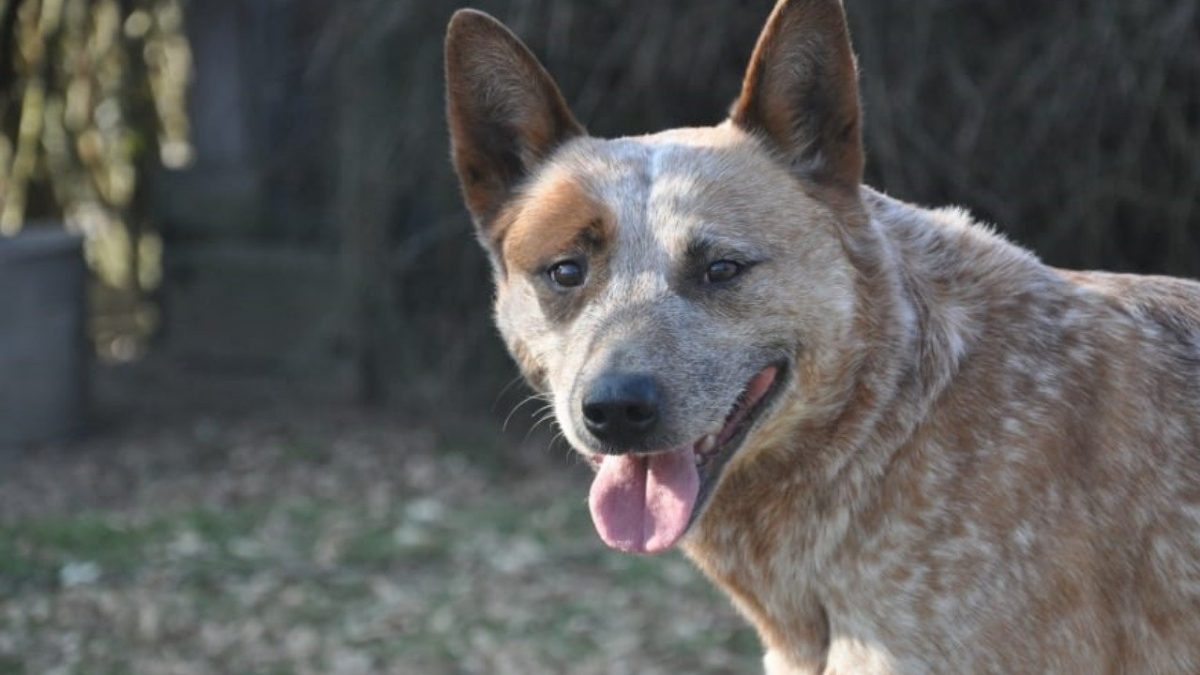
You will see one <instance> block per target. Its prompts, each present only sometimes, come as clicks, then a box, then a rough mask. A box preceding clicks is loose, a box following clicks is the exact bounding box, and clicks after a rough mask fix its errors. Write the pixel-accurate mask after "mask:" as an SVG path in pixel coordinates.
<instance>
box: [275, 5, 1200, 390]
mask: <svg viewBox="0 0 1200 675" xmlns="http://www.w3.org/2000/svg"><path fill="white" fill-rule="evenodd" d="M462 4H463V3H462V2H461V0H435V1H425V2H418V1H416V0H345V1H344V2H339V3H338V4H337V5H336V6H331V7H330V9H329V11H330V12H331V13H332V14H333V17H332V19H331V20H330V21H328V22H325V23H323V24H322V26H323V30H324V34H323V36H322V39H321V40H320V41H319V43H320V47H321V48H320V49H317V50H314V51H313V54H314V55H315V56H314V57H313V58H314V60H315V61H317V62H321V61H322V59H324V60H325V62H326V63H328V62H338V59H339V58H341V59H345V58H349V59H352V60H353V61H354V62H355V63H358V64H373V65H374V67H373V68H370V69H368V68H365V67H359V68H358V69H357V70H347V69H344V68H342V69H335V68H328V69H326V70H322V69H321V68H320V67H317V68H314V70H313V71H312V72H314V73H316V74H317V78H316V79H318V80H328V81H337V82H338V83H339V84H338V86H339V87H340V89H339V91H343V92H345V91H358V92H363V91H366V92H368V93H369V95H367V96H362V95H359V96H345V95H343V96H336V95H331V96H329V97H328V100H331V101H333V103H332V105H333V106H334V107H351V106H356V107H367V108H369V110H359V111H357V112H356V113H355V114H356V116H357V123H358V124H360V125H363V127H364V129H365V130H366V132H365V134H366V135H365V136H364V138H368V139H369V143H368V142H366V141H363V142H362V143H360V145H361V149H360V151H357V152H352V153H343V155H342V156H343V159H344V160H345V159H350V158H353V159H354V161H356V162H358V163H359V164H358V166H357V167H356V168H355V171H354V172H344V173H342V174H341V175H342V176H343V177H345V178H347V179H349V178H350V177H352V176H359V177H361V176H366V177H368V182H369V185H367V186H366V187H364V188H361V189H362V190H366V191H368V192H369V193H370V194H373V195H375V196H376V197H378V198H377V199H376V200H375V201H374V202H372V203H373V204H374V205H375V207H376V208H375V210H374V211H373V212H372V216H371V217H378V218H382V219H384V221H385V222H387V223H388V231H389V234H388V242H390V244H389V245H390V248H389V250H388V255H389V256H390V259H391V260H392V267H391V272H392V277H391V280H392V288H393V289H394V290H395V292H394V293H392V294H391V298H390V301H391V302H393V303H394V306H395V307H396V315H397V316H398V317H401V319H402V323H403V326H404V330H403V338H404V340H405V342H404V343H403V344H404V347H403V349H401V350H398V351H402V352H404V353H405V355H404V356H402V358H404V359H410V360H411V361H412V366H413V369H414V370H418V371H420V370H424V371H429V372H436V373H440V374H441V378H442V379H444V380H448V381H458V382H462V381H464V380H468V379H469V380H473V381H475V382H479V378H480V373H481V371H480V369H479V367H478V364H480V363H481V362H482V363H489V364H490V363H492V361H491V360H490V356H489V357H481V356H480V355H481V354H491V353H494V350H493V348H494V347H495V345H496V344H497V341H496V340H495V338H494V333H493V332H492V330H491V328H490V324H489V313H488V311H487V309H486V306H487V303H488V301H489V297H490V281H489V279H488V274H489V271H488V269H487V265H486V263H485V261H484V258H483V256H482V255H481V254H480V253H479V251H478V250H477V247H476V245H475V244H474V241H473V237H472V236H471V233H470V225H469V222H468V219H467V216H466V213H465V211H464V210H463V208H462V206H461V201H460V198H459V195H458V189H457V182H456V181H455V179H454V177H453V175H452V173H451V170H450V165H449V161H448V154H449V152H448V142H447V134H446V130H445V121H444V103H443V88H442V77H443V75H442V52H441V50H442V42H441V40H442V35H443V34H444V29H445V25H446V22H447V20H448V19H449V16H450V14H451V13H452V12H453V10H454V9H456V8H457V7H459V6H461V5H462ZM472 4H473V5H475V6H477V7H478V8H479V9H482V10H485V11H488V12H490V13H492V14H494V15H495V16H497V17H498V18H500V19H501V20H503V21H504V22H505V23H506V24H507V25H508V26H510V27H511V28H512V29H513V31H514V32H515V33H516V34H517V35H519V36H520V37H521V38H522V39H523V40H525V41H526V42H527V44H529V45H530V47H531V48H532V49H533V51H534V52H535V54H537V56H538V57H539V58H540V59H541V60H542V61H543V62H544V63H545V64H546V66H547V68H548V69H549V70H550V72H551V73H552V74H553V75H554V77H555V78H556V79H557V80H558V82H559V83H560V85H561V87H562V89H563V91H564V94H565V96H566V98H567V100H568V102H569V103H570V104H571V107H572V109H573V110H574V111H575V113H576V115H577V116H578V117H579V119H580V120H581V121H582V122H583V123H584V124H585V125H586V126H587V127H588V128H589V130H590V131H591V132H592V133H594V134H597V135H601V136H618V135H626V134H640V133H645V132H651V131H657V130H660V129H664V128H668V127H673V126H684V125H706V124H713V123H715V122H718V121H720V120H721V119H722V118H723V117H724V115H725V111H726V110H727V107H728V105H729V103H730V102H731V101H732V99H733V98H734V96H736V94H737V92H738V88H739V86H740V83H741V77H742V74H743V70H744V68H745V65H746V62H747V60H748V57H749V54H750V51H751V49H752V47H753V45H754V41H755V39H756V37H757V35H758V32H759V30H760V29H761V27H762V23H763V21H764V20H765V18H766V16H767V14H768V13H769V11H770V9H771V5H772V4H773V3H772V1H771V0H753V1H751V0H733V1H728V2H715V1H710V2H696V1H694V0H660V1H658V2H653V3H643V2H635V1H634V0H599V1H586V2H585V1H583V0H575V1H564V0H479V1H478V2H475V3H472ZM846 6H847V11H848V13H849V18H850V23H851V30H852V33H853V37H854V41H855V47H856V51H857V53H858V55H859V65H860V69H861V88H862V92H863V103H864V110H865V116H866V120H865V127H864V128H865V133H866V142H867V157H868V159H867V183H868V184H871V185H873V186H875V187H878V188H880V189H883V190H886V191H887V192H889V193H891V194H893V195H894V196H897V197H899V198H902V199H907V200H912V201H916V202H918V203H923V204H929V205H943V204H959V205H963V206H965V207H967V208H969V209H970V210H972V212H973V213H974V214H975V215H976V216H977V217H978V218H980V219H981V220H984V221H988V222H992V223H995V224H996V225H997V227H999V229H1001V230H1003V231H1005V232H1007V233H1008V234H1009V235H1010V236H1012V238H1013V239H1014V240H1016V241H1017V242H1018V243H1020V244H1022V245H1024V246H1028V247H1031V248H1033V249H1035V250H1036V251H1037V252H1038V253H1039V254H1040V255H1041V256H1042V257H1043V258H1044V259H1045V260H1046V261H1047V262H1049V263H1051V264H1054V265H1061V266H1067V267H1084V268H1092V267H1095V268H1107V269H1114V270H1123V271H1138V272H1156V273H1169V274H1179V275H1187V276H1200V208H1197V205H1198V204H1200V4H1198V3H1196V2H1195V1H1194V0H1120V1H1118V0H1092V1H1089V2H1083V1H1082V0H1080V1H1076V0H1070V1H1065V2H1055V3H1040V4H1034V5H1030V4H1027V3H1011V2H1001V1H1000V0H971V1H967V0H913V1H911V2H904V3H886V2H869V1H867V0H847V2H846ZM331 55H332V56H331ZM335 74H336V75H335ZM359 76H362V77H369V80H364V81H363V84H361V85H360V86H358V87H355V86H348V85H347V82H346V80H347V78H354V77H359ZM297 137H298V138H302V137H300V136H297ZM335 165H337V166H342V167H344V166H345V164H344V162H343V163H342V164H335ZM336 179H337V178H336V177H335V178H334V180H335V181H336ZM353 180H355V181H359V185H360V186H361V185H362V184H363V183H362V182H361V181H360V180H359V178H353ZM359 196H360V197H361V196H362V195H361V194H360V195H359ZM476 386H478V385H476ZM485 386H486V385H485Z"/></svg>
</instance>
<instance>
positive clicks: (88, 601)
mask: <svg viewBox="0 0 1200 675" xmlns="http://www.w3.org/2000/svg"><path fill="white" fill-rule="evenodd" d="M133 382H134V384H133V385H132V387H131V385H130V384H129V380H128V378H127V379H126V381H125V383H124V384H123V385H121V386H124V387H125V388H126V389H127V390H133V391H137V392H139V395H138V396H136V397H134V399H135V400H137V401H139V403H137V406H139V407H137V408H136V410H132V411H131V410H128V409H127V410H125V411H124V414H116V415H110V416H109V419H108V420H107V421H106V422H104V424H103V425H102V426H101V428H99V429H98V430H97V431H96V433H95V434H94V435H93V436H92V437H91V438H89V439H87V440H84V441H80V442H74V443H69V444H63V445H54V446H48V447H39V448H31V449H26V450H23V451H21V452H19V453H9V454H7V455H0V467H3V471H2V472H0V674H7V673H23V674H29V675H32V674H37V675H42V674H51V673H80V674H83V673H86V674H88V675H94V674H109V673H111V674H117V673H136V674H138V675H142V674H147V675H152V674H157V673H163V674H166V673H181V674H182V673H263V674H266V673H346V674H351V673H406V674H407V673H514V674H516V673H519V674H522V675H525V674H530V673H744V672H755V671H756V670H758V668H759V666H758V663H759V646H758V643H757V639H756V638H755V636H754V634H753V632H752V631H751V630H750V629H749V628H748V627H747V626H746V624H745V623H744V622H743V621H742V620H741V619H740V618H738V617H737V615H736V613H735V612H734V610H733V609H732V608H731V607H730V605H729V603H728V601H727V600H726V599H725V598H723V597H722V596H720V595H719V594H718V593H717V592H716V591H715V590H714V589H713V588H711V587H710V586H709V585H708V583H707V582H706V581H704V580H703V579H702V578H701V576H700V575H699V573H698V572H697V571H695V569H694V568H692V567H691V565H690V564H689V563H687V561H686V560H685V559H684V558H683V557H682V556H681V555H679V554H678V553H671V554H668V555H665V556H660V557H656V558H637V557H631V556H626V555H622V554H618V553H614V552H610V551H608V550H606V549H604V548H603V546H602V544H601V543H600V541H599V539H598V538H597V537H596V535H595V533H594V532H593V530H592V527H591V523H590V521H589V519H588V516H587V508H586V504H585V501H584V497H585V495H586V491H587V479H588V470H587V469H586V468H585V467H583V466H582V465H580V463H579V462H577V461H575V460H573V459H572V458H571V454H570V453H569V452H568V451H567V450H566V449H565V448H564V447H563V446H562V445H561V444H559V445H558V446H555V447H552V448H547V446H546V442H545V441H544V440H542V441H536V442H535V441H529V442H526V443H519V442H514V441H513V440H512V439H511V436H501V435H500V434H499V433H498V432H496V431H495V430H494V429H493V428H492V427H493V425H495V424H496V423H495V421H494V420H492V419H487V420H485V423H483V424H474V423H471V422H466V421H463V422H460V423H450V424H446V423H441V424H438V425H435V426H429V422H428V419H426V420H424V422H423V424H424V425H425V427H426V428H423V426H422V423H414V419H412V417H413V416H412V415H405V414H404V412H403V411H395V410H390V411H377V412H373V413H368V412H363V411H359V410H354V409H352V408H350V407H347V406H338V405H331V404H328V403H319V404H318V403H314V402H308V403H294V402H284V403H281V402H280V400H279V399H280V397H278V396H274V395H271V394H267V395H265V396H261V397H259V399H257V400H249V401H247V400H246V399H244V398H243V399H240V400H239V402H237V403H234V402H233V399H232V398H230V399H229V401H228V402H227V403H228V404H227V405H225V406H220V405H218V406H211V405H192V404H191V403H185V404H183V405H181V404H180V403H181V401H186V400H187V397H186V396H184V395H179V396H178V397H177V399H176V400H175V401H173V402H171V403H167V402H166V400H165V399H167V398H169V396H168V395H167V394H166V393H163V392H165V391H166V390H165V389H164V388H163V387H162V382H161V378H160V381H159V382H157V383H154V382H150V383H147V382H146V381H142V380H134V381H133ZM175 386H176V388H177V389H184V390H186V389H188V388H189V387H179V386H178V383H176V385H175ZM118 388H119V387H118ZM266 391H268V392H269V391H271V389H270V387H267V388H266ZM210 394H211V392H210ZM118 398H120V397H118ZM210 398H211V396H210ZM217 398H218V399H219V398H220V395H219V392H218V396H217ZM283 398H286V397H283ZM122 400H129V399H128V397H126V398H125V399H122ZM248 411H249V412H248ZM131 413H136V414H131ZM406 418H407V419H406ZM439 429H440V430H439ZM447 429H451V430H449V431H447ZM535 438H536V437H535Z"/></svg>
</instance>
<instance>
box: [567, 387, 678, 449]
mask: <svg viewBox="0 0 1200 675" xmlns="http://www.w3.org/2000/svg"><path fill="white" fill-rule="evenodd" d="M661 405H662V393H661V391H660V390H659V388H658V384H657V383H656V382H655V381H654V380H653V379H652V378H650V377H648V376H646V375H630V374H624V373H613V374H607V375H601V376H600V377H598V378H596V381H595V382H593V383H592V387H591V390H590V391H588V393H587V395H585V396H584V399H583V422H584V426H586V427H587V430H588V431H590V432H591V433H592V435H593V436H595V437H596V438H597V439H598V440H600V441H601V442H603V443H607V444H609V445H612V446H615V447H616V448H620V449H623V450H633V449H641V444H642V443H644V442H645V440H646V439H647V438H648V437H649V436H650V434H651V433H653V431H654V427H655V426H657V425H658V418H659V408H660V407H661Z"/></svg>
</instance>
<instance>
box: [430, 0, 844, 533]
mask: <svg viewBox="0 0 1200 675" xmlns="http://www.w3.org/2000/svg"><path fill="white" fill-rule="evenodd" d="M446 79H447V89H448V96H447V98H448V106H447V108H448V110H447V112H448V117H449V124H450V130H451V134H452V139H453V155H454V162H455V167H456V169H457V171H458V175H459V179H460V180H461V182H462V188H463V194H464V197H465V200H466V203H467V206H468V209H469V210H470V212H471V215H472V217H473V219H474V222H475V225H476V228H477V231H478V234H479V238H480V240H481V241H482V243H483V245H484V247H485V248H486V249H487V252H488V254H489V256H490V259H491V261H492V264H493V267H494V271H495V279H496V286H497V295H496V320H497V323H498V324H499V326H500V330H501V333H502V334H503V336H504V339H505V340H506V342H507V344H508V346H509V348H510V350H511V352H512V354H513V355H514V357H515V358H516V360H517V361H518V363H519V364H520V366H521V369H522V371H523V372H524V374H525V376H526V378H527V379H528V380H529V382H530V383H531V384H532V385H533V386H534V387H535V388H537V389H540V390H542V391H545V392H547V393H548V394H549V395H551V396H552V397H553V403H554V411H555V414H556V416H557V419H558V422H559V424H560V425H561V427H562V430H563V433H564V434H565V435H566V437H567V439H568V440H569V441H570V442H571V444H572V445H573V446H574V447H575V448H576V449H577V450H578V451H579V452H581V453H583V455H584V456H585V457H587V458H588V459H589V460H590V461H592V463H593V464H595V465H596V466H597V467H598V474H597V477H596V479H595V483H594V484H593V487H592V491H591V498H590V505H591V510H592V515H593V518H594V520H595V522H596V526H597V529H598V531H599V532H600V534H601V536H602V537H603V539H604V540H605V541H606V542H607V543H609V544H610V545H612V546H615V547H617V548H620V549H623V550H629V551H638V552H656V551H660V550H663V549H665V548H667V547H669V546H671V545H672V544H673V543H675V542H676V541H677V540H678V539H679V538H680V537H682V536H683V535H684V533H685V532H686V531H687V529H688V527H689V526H690V525H691V524H692V523H693V522H694V521H696V520H697V519H698V518H700V517H701V515H702V513H703V512H704V506H705V504H706V503H707V502H708V501H709V499H710V497H713V496H714V495H717V496H716V498H717V499H719V498H720V496H719V494H718V492H717V488H718V486H719V485H720V484H721V481H722V479H723V477H726V476H728V475H729V474H731V473H732V472H736V471H738V470H739V467H742V466H745V465H746V464H747V463H749V462H753V461H754V459H755V456H756V454H758V453H762V452H778V451H780V448H778V447H777V446H778V445H779V443H780V441H781V439H782V438H784V437H786V435H787V431H789V430H790V429H791V428H794V425H795V424H796V421H797V420H800V419H803V418H804V416H805V414H807V413H808V412H809V411H808V408H811V407H814V406H816V405H817V402H818V401H820V400H821V398H822V396H824V395H825V392H820V391H813V389H814V388H816V387H818V386H819V385H818V383H821V382H823V381H827V380H828V377H827V375H828V373H827V372H826V371H828V370H830V369H834V368H838V367H841V366H839V365H838V364H840V363H841V361H840V360H839V359H838V358H836V355H837V354H840V353H842V350H843V348H844V346H845V344H844V343H845V341H846V340H848V339H849V337H848V336H849V335H851V330H850V328H851V325H852V323H853V321H854V316H855V312H856V303H857V302H858V301H857V300H856V295H855V293H854V285H855V274H854V271H853V267H852V265H851V264H850V262H849V258H848V253H847V249H848V246H849V244H848V243H847V230H848V228H851V227H853V226H855V223H858V222H859V221H861V220H862V218H863V216H862V207H861V202H860V200H859V184H860V181H861V174H862V164H863V156H862V148H861V141H860V131H859V109H858V95H857V83H856V77H855V67H854V59H853V56H852V54H851V51H850V44H849V39H848V36H847V32H846V25H845V17H844V14H843V11H842V7H841V4H840V2H838V1H837V0H792V1H789V0H783V1H782V2H780V3H779V5H778V6H777V7H776V8H775V10H774V12H773V13H772V14H771V17H770V18H769V19H768V22H767V25H766V27H765V29H764V31H763V33H762V36H761V37H760V38H759V42H758V45H757V47H756V48H755V51H754V54H753V56H752V58H751V62H750V66H749V68H748V70H747V72H746V77H745V84H744V86H743V90H742V92H741V94H740V96H739V97H738V99H737V100H736V102H735V103H734V105H733V109H732V112H731V115H730V118H729V119H728V120H727V121H725V122H724V123H722V124H720V125H718V126H715V127H711V128H699V129H676V130H671V131H666V132H663V133H659V134H654V135H649V136H641V137H634V138H621V139H616V140H602V139H596V138H591V137H589V136H588V135H587V134H586V132H585V131H584V129H583V127H582V126H581V125H580V124H579V123H578V122H577V121H576V120H575V118H574V117H573V116H572V114H571V112H570V111H569V110H568V108H567V105H566V104H565V102H564V100H563V97H562V95H561V94H560V93H559V90H558V88H557V86H556V85H555V84H554V82H553V80H552V79H551V78H550V76H549V75H548V74H547V73H546V71H545V70H544V69H543V68H542V66H541V65H540V64H539V63H538V62H537V60H536V59H535V58H534V57H533V55H532V54H531V53H530V52H529V50H528V49H526V48H525V46H524V45H523V44H522V43H521V42H520V41H519V40H518V39H517V38H516V37H515V36H513V34H512V33H510V32H509V31H508V30H507V29H506V28H504V27H503V26H502V25H501V24H499V23H498V22H496V21H495V20H494V19H491V18H490V17H488V16H487V15H485V14H481V13H479V12H474V11H470V10H463V11H460V12H458V13H457V14H455V16H454V18H453V19H452V20H451V23H450V28H449V32H448V35H447V39H446Z"/></svg>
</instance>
